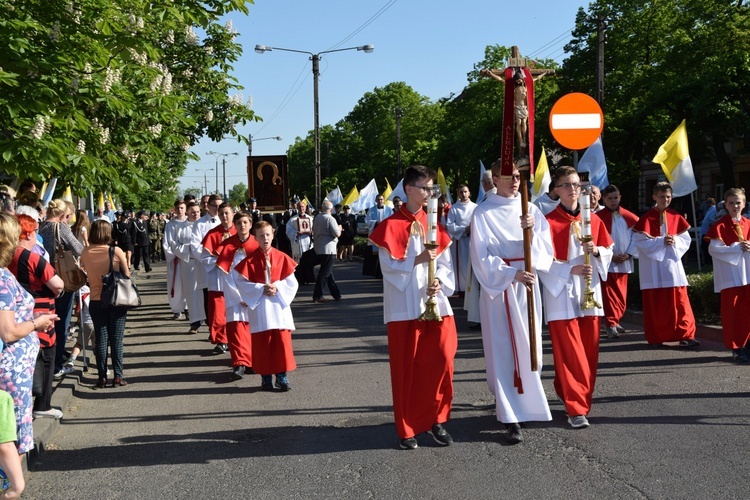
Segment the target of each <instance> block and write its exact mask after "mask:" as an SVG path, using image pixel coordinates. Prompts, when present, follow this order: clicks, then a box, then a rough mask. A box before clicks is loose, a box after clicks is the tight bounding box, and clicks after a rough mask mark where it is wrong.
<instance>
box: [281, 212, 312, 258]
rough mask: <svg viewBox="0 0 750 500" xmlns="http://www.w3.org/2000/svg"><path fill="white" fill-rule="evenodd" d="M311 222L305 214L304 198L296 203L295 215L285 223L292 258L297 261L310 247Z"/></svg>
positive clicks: (310, 218)
mask: <svg viewBox="0 0 750 500" xmlns="http://www.w3.org/2000/svg"><path fill="white" fill-rule="evenodd" d="M312 222H313V219H312V217H311V216H310V215H308V214H307V203H305V201H304V200H302V201H300V202H298V203H297V215H295V216H293V217H292V218H291V219H289V222H287V223H286V235H287V237H288V238H289V241H290V242H291V244H292V258H294V260H296V261H297V262H299V260H300V259H301V258H302V254H303V253H305V252H307V251H308V250H310V249H311V248H312Z"/></svg>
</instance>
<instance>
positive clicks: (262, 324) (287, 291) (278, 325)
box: [235, 271, 299, 332]
mask: <svg viewBox="0 0 750 500" xmlns="http://www.w3.org/2000/svg"><path fill="white" fill-rule="evenodd" d="M235 285H236V286H237V290H238V291H239V292H240V295H241V296H242V300H243V301H244V302H245V303H246V304H247V309H248V317H249V318H250V331H251V332H265V331H267V330H276V329H278V330H292V331H293V330H294V318H293V316H292V301H293V300H294V296H295V295H296V294H297V289H298V288H299V283H298V282H297V278H295V277H294V273H291V274H290V275H289V276H287V277H286V278H285V279H282V280H279V281H275V282H274V285H276V295H274V296H272V297H271V296H268V295H264V294H263V288H264V286H265V284H264V283H254V282H252V281H249V280H248V279H246V278H245V277H244V276H242V275H240V274H237V273H236V271H235Z"/></svg>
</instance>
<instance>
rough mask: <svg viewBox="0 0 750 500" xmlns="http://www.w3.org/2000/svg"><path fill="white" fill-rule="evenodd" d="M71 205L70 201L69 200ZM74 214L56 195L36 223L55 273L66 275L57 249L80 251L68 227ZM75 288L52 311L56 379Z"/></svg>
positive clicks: (78, 253) (61, 374) (60, 373)
mask: <svg viewBox="0 0 750 500" xmlns="http://www.w3.org/2000/svg"><path fill="white" fill-rule="evenodd" d="M71 205H72V204H71ZM72 216H73V208H72V207H71V206H69V205H68V202H66V201H65V200H63V199H59V198H58V199H56V200H52V201H50V202H49V204H48V205H47V217H46V219H45V220H44V222H42V223H41V224H40V225H39V236H41V237H42V241H43V243H44V249H45V250H47V253H48V254H49V259H50V260H49V261H50V262H51V263H52V266H53V267H54V268H55V271H57V274H58V275H60V277H61V278H63V281H64V280H65V278H64V277H63V276H62V274H61V273H60V270H59V269H58V266H57V264H56V259H55V255H56V250H57V249H58V248H60V247H62V248H63V249H64V250H70V251H71V252H72V253H73V256H74V257H80V256H81V252H82V251H83V245H81V243H80V242H79V241H78V239H77V238H76V237H75V236H74V235H73V231H71V229H70V224H69V222H68V221H69V220H70V218H71V217H72ZM74 297H75V292H65V293H63V294H62V295H61V296H60V297H58V298H57V299H55V312H56V313H57V315H58V316H59V317H60V319H59V320H57V322H56V323H55V336H56V340H55V343H56V344H57V346H58V348H57V352H55V378H57V379H59V378H62V377H64V376H65V372H64V371H63V362H64V361H65V360H64V354H65V343H66V342H67V340H68V327H69V326H70V315H71V313H72V306H73V298H74Z"/></svg>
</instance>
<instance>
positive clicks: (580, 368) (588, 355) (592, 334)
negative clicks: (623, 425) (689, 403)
mask: <svg viewBox="0 0 750 500" xmlns="http://www.w3.org/2000/svg"><path fill="white" fill-rule="evenodd" d="M580 220H581V216H580V214H579V215H577V216H573V215H571V214H569V213H568V212H566V211H565V210H563V208H562V206H560V205H558V206H557V208H555V210H553V211H552V212H550V213H549V214H547V221H548V222H549V225H550V231H551V233H552V245H553V246H554V248H555V259H556V260H558V261H565V262H567V261H569V260H570V256H569V251H570V249H569V245H570V235H571V224H572V223H573V221H579V222H580ZM591 235H592V237H593V242H594V245H596V246H598V247H607V248H608V247H610V246H612V244H613V242H612V238H610V236H609V232H607V228H606V227H604V224H603V223H602V221H601V219H599V218H597V217H592V218H591ZM591 258H592V259H594V258H595V257H591ZM594 272H596V270H594ZM563 293H565V292H563ZM581 299H582V297H577V296H576V297H572V298H570V299H568V300H575V301H580V300H581ZM545 307H547V305H546V304H545ZM600 322H601V317H600V316H580V317H574V318H570V319H567V320H556V321H550V322H549V323H548V327H549V332H550V339H551V340H552V353H553V357H554V363H555V380H554V386H555V392H556V393H557V395H558V396H559V397H560V398H561V399H562V400H563V403H564V404H565V410H566V412H567V413H568V415H570V416H577V415H588V413H589V411H590V410H591V402H592V398H593V394H594V387H595V385H596V370H597V366H598V365H599V326H600Z"/></svg>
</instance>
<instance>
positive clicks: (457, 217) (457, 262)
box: [445, 184, 477, 295]
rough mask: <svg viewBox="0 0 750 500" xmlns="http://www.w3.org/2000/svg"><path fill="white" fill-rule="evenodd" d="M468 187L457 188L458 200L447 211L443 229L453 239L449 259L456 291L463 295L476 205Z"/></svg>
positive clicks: (467, 277) (466, 279) (467, 276)
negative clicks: (472, 220) (472, 218)
mask: <svg viewBox="0 0 750 500" xmlns="http://www.w3.org/2000/svg"><path fill="white" fill-rule="evenodd" d="M470 196H471V192H470V191H469V186H467V185H466V184H461V185H460V186H458V200H457V201H456V202H455V203H454V204H453V205H452V206H451V209H450V210H449V211H448V220H447V224H446V225H445V229H446V230H447V231H448V234H450V235H451V238H452V239H453V244H452V245H451V258H452V260H453V268H454V274H455V276H456V284H457V285H458V286H457V287H456V291H457V292H458V293H459V294H460V295H463V293H464V292H465V291H466V286H467V284H468V279H469V242H470V241H471V216H472V214H473V213H474V209H475V208H476V207H477V204H476V203H474V202H473V201H471V198H470Z"/></svg>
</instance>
